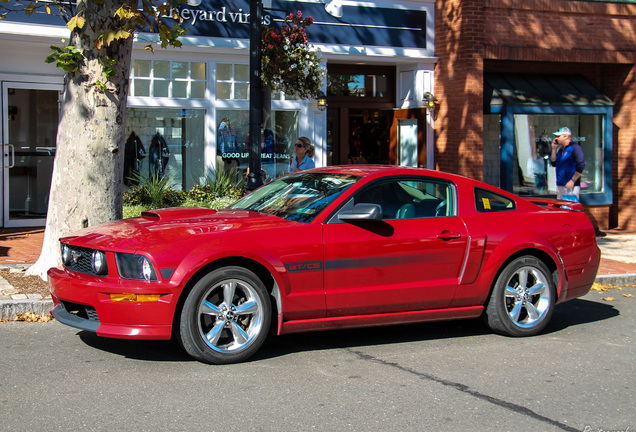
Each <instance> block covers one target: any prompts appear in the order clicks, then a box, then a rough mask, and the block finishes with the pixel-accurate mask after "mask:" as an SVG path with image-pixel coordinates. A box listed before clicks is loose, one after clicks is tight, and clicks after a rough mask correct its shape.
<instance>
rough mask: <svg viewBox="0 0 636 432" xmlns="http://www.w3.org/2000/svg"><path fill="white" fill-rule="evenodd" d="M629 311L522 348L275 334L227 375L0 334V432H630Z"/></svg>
mask: <svg viewBox="0 0 636 432" xmlns="http://www.w3.org/2000/svg"><path fill="white" fill-rule="evenodd" d="M624 294H631V295H634V297H632V298H630V297H625V296H624ZM601 297H614V298H615V300H614V301H611V302H610V301H606V300H601ZM635 308H636V288H625V289H623V290H622V291H619V290H612V291H610V292H603V293H599V292H592V293H590V294H588V295H587V296H586V297H584V298H582V299H578V300H574V301H572V302H569V303H565V304H563V305H559V306H557V309H556V311H555V314H554V316H553V319H552V322H551V324H550V326H549V327H548V329H547V331H546V332H545V333H544V334H542V335H540V336H536V337H533V338H523V339H516V338H508V337H503V336H497V335H494V334H491V333H490V332H489V331H488V330H487V329H486V328H485V327H484V326H483V325H482V324H481V323H480V322H479V321H457V322H451V323H432V324H424V325H410V326H401V327H385V328H380V329H364V330H355V331H338V332H326V333H312V334H304V335H290V336H284V337H279V338H273V339H271V340H269V341H268V342H266V346H265V347H264V349H262V351H261V353H260V355H258V356H257V357H256V358H255V359H254V360H253V361H251V362H249V363H243V364H238V365H228V366H208V365H204V364H201V363H198V362H196V361H193V360H191V359H190V358H188V357H187V356H185V355H184V354H183V353H182V352H181V351H180V349H179V348H178V347H177V346H176V345H173V344H171V343H170V342H133V341H117V340H108V339H101V338H98V337H96V336H94V335H92V334H90V333H85V332H79V331H77V330H75V329H72V328H69V327H66V326H63V325H62V324H60V323H57V322H49V323H35V324H33V323H6V324H0V430H1V431H18V430H19V431H43V430H44V431H69V430H81V431H102V430H103V431H112V430H119V431H378V430H388V431H429V430H430V431H457V430H466V431H467V430H471V431H473V430H474V431H553V430H554V431H559V430H567V431H587V432H593V431H594V432H598V431H632V432H633V431H636V403H635V399H634V396H635V395H636V389H635V383H636V368H635V364H636V363H635V360H636V358H635V355H634V353H635V344H634V335H635V334H636V332H635V330H636V313H635Z"/></svg>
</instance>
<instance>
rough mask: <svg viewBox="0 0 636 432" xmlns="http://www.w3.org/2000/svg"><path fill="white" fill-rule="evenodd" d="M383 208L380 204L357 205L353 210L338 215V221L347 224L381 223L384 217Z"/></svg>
mask: <svg viewBox="0 0 636 432" xmlns="http://www.w3.org/2000/svg"><path fill="white" fill-rule="evenodd" d="M383 216H384V215H383V213H382V206H380V205H379V204H366V203H362V204H356V205H354V206H353V208H352V209H351V210H345V211H343V212H342V213H340V214H338V219H340V220H341V221H345V222H355V221H381V220H382V217H383Z"/></svg>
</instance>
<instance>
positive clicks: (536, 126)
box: [512, 114, 604, 195]
mask: <svg viewBox="0 0 636 432" xmlns="http://www.w3.org/2000/svg"><path fill="white" fill-rule="evenodd" d="M603 124H604V116H602V115H578V114H575V115H568V114H515V115H514V144H515V145H514V160H515V161H516V163H515V164H514V165H513V167H512V169H513V171H514V175H513V191H514V192H515V193H516V194H518V195H554V194H556V174H555V172H556V171H555V168H554V167H552V165H551V164H550V154H551V143H552V140H553V139H554V135H553V134H552V133H553V132H555V131H557V130H558V129H559V128H560V127H563V126H567V127H569V128H570V129H571V130H572V133H573V135H574V136H573V138H572V141H573V142H576V143H578V144H579V145H580V146H581V147H582V149H583V153H584V154H585V170H583V175H582V177H581V194H586V193H587V194H589V193H596V192H601V191H602V190H603V186H604V184H603V182H604V171H603V167H604V157H603V137H604V130H603Z"/></svg>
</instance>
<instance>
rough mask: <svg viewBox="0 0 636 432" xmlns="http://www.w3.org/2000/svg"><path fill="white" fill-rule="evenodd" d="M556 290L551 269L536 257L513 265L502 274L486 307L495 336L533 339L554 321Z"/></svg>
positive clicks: (508, 266)
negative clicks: (551, 319) (529, 337)
mask: <svg viewBox="0 0 636 432" xmlns="http://www.w3.org/2000/svg"><path fill="white" fill-rule="evenodd" d="M554 302H555V289H554V282H553V280H552V276H551V274H550V270H549V269H548V267H547V266H546V265H545V264H544V263H543V262H542V261H541V260H539V259H537V258H535V257H533V256H523V257H520V258H517V259H515V260H514V261H512V262H510V263H509V264H508V265H507V266H506V267H505V268H504V269H503V271H502V272H501V274H500V275H499V277H498V278H497V281H496V282H495V286H494V288H493V291H492V293H491V296H490V299H489V301H488V304H487V306H486V321H487V323H488V326H489V327H490V328H491V329H492V330H493V331H494V332H496V333H500V334H503V335H507V336H533V335H536V334H538V333H540V332H541V331H542V330H543V329H544V328H545V326H546V325H548V322H549V321H550V318H551V317H552V312H553V311H554Z"/></svg>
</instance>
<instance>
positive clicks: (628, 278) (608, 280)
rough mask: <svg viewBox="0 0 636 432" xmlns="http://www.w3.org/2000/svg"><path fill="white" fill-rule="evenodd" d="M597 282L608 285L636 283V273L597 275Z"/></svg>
mask: <svg viewBox="0 0 636 432" xmlns="http://www.w3.org/2000/svg"><path fill="white" fill-rule="evenodd" d="M594 282H596V283H602V284H608V285H636V274H616V275H614V274H608V275H600V276H596V279H595V280H594Z"/></svg>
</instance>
